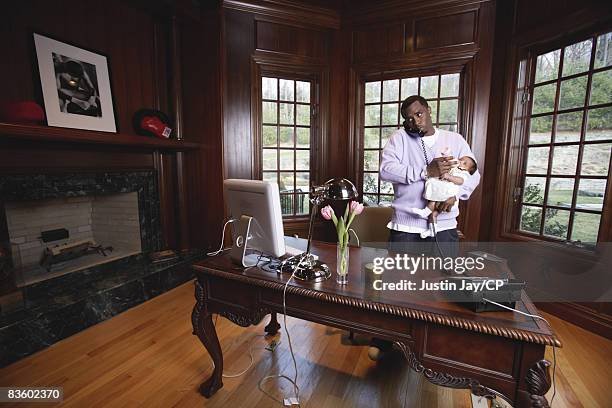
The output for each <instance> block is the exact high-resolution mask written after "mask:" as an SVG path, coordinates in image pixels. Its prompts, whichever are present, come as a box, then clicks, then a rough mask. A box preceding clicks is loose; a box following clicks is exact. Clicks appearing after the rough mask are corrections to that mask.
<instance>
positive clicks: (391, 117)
mask: <svg viewBox="0 0 612 408" xmlns="http://www.w3.org/2000/svg"><path fill="white" fill-rule="evenodd" d="M382 112H383V114H382V124H383V125H397V123H398V117H399V106H398V105H397V104H396V103H388V104H385V105H383V106H382Z"/></svg>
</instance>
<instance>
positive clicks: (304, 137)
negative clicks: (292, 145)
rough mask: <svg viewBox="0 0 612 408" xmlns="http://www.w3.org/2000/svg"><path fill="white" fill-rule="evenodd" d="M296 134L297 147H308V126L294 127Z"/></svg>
mask: <svg viewBox="0 0 612 408" xmlns="http://www.w3.org/2000/svg"><path fill="white" fill-rule="evenodd" d="M295 132H296V134H297V147H302V148H308V147H310V128H302V127H298V128H295Z"/></svg>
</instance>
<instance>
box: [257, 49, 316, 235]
mask: <svg viewBox="0 0 612 408" xmlns="http://www.w3.org/2000/svg"><path fill="white" fill-rule="evenodd" d="M262 77H273V78H278V79H289V80H294V81H309V82H311V102H310V106H311V109H312V113H311V118H310V129H311V135H310V169H309V170H308V171H309V173H310V178H309V183H310V185H311V186H312V185H313V184H320V178H321V175H322V174H325V171H326V166H325V164H324V162H325V161H324V160H322V157H323V154H324V146H325V144H326V142H325V140H326V136H327V132H326V126H325V125H324V124H325V123H326V120H327V115H326V114H325V111H324V108H325V107H326V104H327V100H326V98H324V96H325V94H324V93H323V92H322V89H325V88H324V87H325V86H327V76H326V75H325V72H324V71H323V70H322V69H321V67H320V66H317V65H309V64H300V65H291V64H286V63H284V62H281V61H276V60H272V61H270V60H269V59H263V58H259V59H258V58H254V59H253V64H252V78H251V79H252V84H253V87H252V92H251V96H252V98H251V123H252V132H253V136H254V140H253V147H254V149H253V151H254V159H253V171H252V173H253V177H254V178H256V179H258V180H262V179H263V134H262V133H263V132H262V126H263V117H262V102H263V98H262V96H263V95H262V86H261V81H262ZM279 103H280V102H279ZM294 104H295V101H294ZM294 114H295V113H294ZM277 126H279V124H277ZM293 126H294V127H295V125H293ZM293 151H295V148H294V149H293ZM294 168H295V163H294ZM276 171H277V172H280V169H277V170H276ZM292 172H294V171H292ZM295 195H296V194H292V196H294V197H295ZM311 211H312V204H311V203H310V202H309V208H308V212H307V213H306V214H298V215H283V223H284V224H285V227H286V229H288V230H294V229H296V231H298V230H301V228H302V227H303V224H305V223H307V222H308V221H309V219H310V212H311Z"/></svg>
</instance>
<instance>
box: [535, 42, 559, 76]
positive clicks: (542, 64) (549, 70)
mask: <svg viewBox="0 0 612 408" xmlns="http://www.w3.org/2000/svg"><path fill="white" fill-rule="evenodd" d="M560 55H561V50H555V51H551V52H549V53H547V54H542V55H540V56H538V60H537V62H536V75H535V82H536V84H537V83H539V82H544V81H549V80H551V79H556V78H557V75H559V57H560Z"/></svg>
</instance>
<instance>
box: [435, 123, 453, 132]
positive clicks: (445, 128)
mask: <svg viewBox="0 0 612 408" xmlns="http://www.w3.org/2000/svg"><path fill="white" fill-rule="evenodd" d="M438 128H440V129H444V130H448V131H451V132H457V124H454V125H439V126H438Z"/></svg>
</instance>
